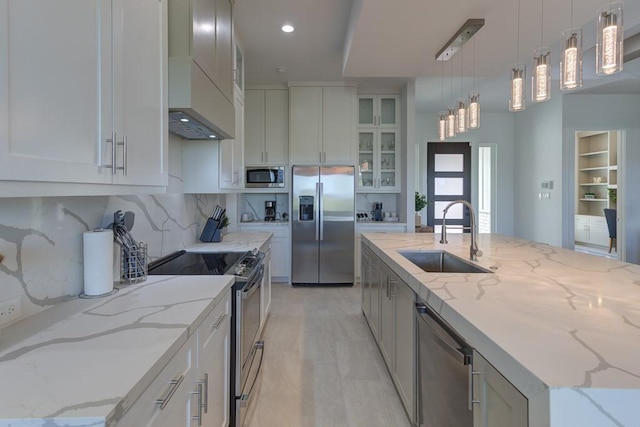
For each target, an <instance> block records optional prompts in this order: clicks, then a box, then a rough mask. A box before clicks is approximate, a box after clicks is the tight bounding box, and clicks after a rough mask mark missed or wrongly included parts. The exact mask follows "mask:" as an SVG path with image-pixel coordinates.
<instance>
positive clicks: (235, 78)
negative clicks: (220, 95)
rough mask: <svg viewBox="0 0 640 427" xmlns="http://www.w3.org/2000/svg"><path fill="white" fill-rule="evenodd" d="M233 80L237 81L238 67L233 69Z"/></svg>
mask: <svg viewBox="0 0 640 427" xmlns="http://www.w3.org/2000/svg"><path fill="white" fill-rule="evenodd" d="M233 81H234V82H236V83H238V69H237V68H234V69H233Z"/></svg>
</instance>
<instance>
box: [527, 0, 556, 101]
mask: <svg viewBox="0 0 640 427" xmlns="http://www.w3.org/2000/svg"><path fill="white" fill-rule="evenodd" d="M543 43H544V0H540V45H542V44H543ZM550 57H551V49H549V48H548V47H539V48H537V49H536V50H534V51H533V70H532V71H531V100H532V101H533V102H543V101H548V100H549V99H551V69H550V68H551V67H550V66H549V59H550Z"/></svg>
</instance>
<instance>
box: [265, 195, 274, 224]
mask: <svg viewBox="0 0 640 427" xmlns="http://www.w3.org/2000/svg"><path fill="white" fill-rule="evenodd" d="M275 219H276V201H275V200H267V201H265V202H264V220H265V221H275Z"/></svg>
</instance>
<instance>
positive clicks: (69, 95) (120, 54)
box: [0, 0, 167, 196]
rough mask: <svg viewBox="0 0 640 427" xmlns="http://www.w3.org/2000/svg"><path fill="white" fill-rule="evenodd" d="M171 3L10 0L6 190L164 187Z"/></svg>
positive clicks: (0, 123) (2, 24)
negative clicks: (113, 168) (166, 59)
mask: <svg viewBox="0 0 640 427" xmlns="http://www.w3.org/2000/svg"><path fill="white" fill-rule="evenodd" d="M166 7H167V4H166V1H158V0H143V1H136V2H127V1H124V0H119V1H113V2H108V1H103V0H90V1H87V0H60V1H56V2H42V1H37V0H0V64H2V65H1V66H0V111H1V113H0V180H4V181H24V182H26V181H37V182H39V183H38V184H37V185H36V184H34V185H32V186H29V185H28V184H26V183H24V182H23V183H21V184H20V185H18V184H14V186H11V185H7V183H6V182H4V183H3V185H2V187H1V189H0V194H1V195H21V196H28V195H38V194H49V195H54V194H55V195H66V194H118V193H120V192H132V190H126V189H123V187H116V186H84V187H82V186H68V185H65V186H52V185H54V184H55V183H76V184H112V183H114V184H126V185H135V186H139V185H140V186H157V187H158V188H157V189H153V188H149V187H147V188H145V189H144V190H140V191H144V192H147V193H150V192H157V191H164V186H166V183H167V171H166V165H167V162H166V154H165V153H166V144H167V140H166V136H165V135H166V120H165V114H166V112H165V109H166V62H165V57H166V30H167V28H166V16H167V15H166ZM142 30H144V31H142ZM114 134H115V138H116V145H115V147H114V146H113V144H112V142H111V141H112V139H113V135H114ZM125 137H126V144H123V143H124V141H125ZM118 143H120V144H118ZM114 148H115V149H114ZM114 154H115V167H116V170H115V173H114V171H113V170H112V169H111V166H112V165H113V164H114V158H113V156H114ZM125 172H126V175H125ZM16 188H18V190H17V191H16Z"/></svg>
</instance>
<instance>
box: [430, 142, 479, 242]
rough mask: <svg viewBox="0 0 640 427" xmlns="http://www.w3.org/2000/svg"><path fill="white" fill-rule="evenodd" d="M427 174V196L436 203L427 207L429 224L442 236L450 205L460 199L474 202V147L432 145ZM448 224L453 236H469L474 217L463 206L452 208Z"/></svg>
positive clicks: (458, 144)
mask: <svg viewBox="0 0 640 427" xmlns="http://www.w3.org/2000/svg"><path fill="white" fill-rule="evenodd" d="M427 171H428V178H427V193H428V198H429V200H430V201H432V202H433V203H431V204H430V205H429V206H428V207H427V224H429V225H432V226H433V228H434V232H436V233H439V232H440V231H441V229H442V217H443V211H444V209H445V208H446V207H447V205H448V204H449V203H451V202H452V201H454V200H458V199H462V200H467V201H471V146H470V145H469V143H447V144H443V143H441V142H430V143H429V144H428V146H427ZM446 221H447V231H448V232H450V233H461V232H463V231H464V232H469V230H468V227H469V226H470V214H469V212H468V209H467V208H465V207H463V205H462V204H456V205H453V206H451V208H449V210H448V211H447V218H446ZM463 227H465V228H464V229H463Z"/></svg>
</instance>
